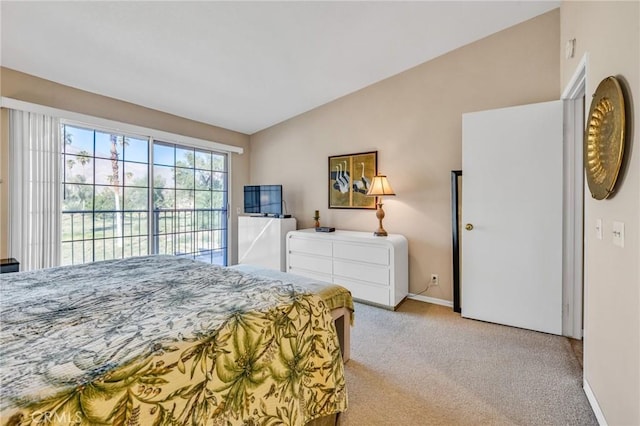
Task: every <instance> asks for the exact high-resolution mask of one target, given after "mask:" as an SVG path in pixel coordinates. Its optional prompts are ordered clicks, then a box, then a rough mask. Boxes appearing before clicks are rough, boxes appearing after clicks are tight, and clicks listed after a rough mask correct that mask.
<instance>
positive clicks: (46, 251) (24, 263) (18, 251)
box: [9, 110, 62, 271]
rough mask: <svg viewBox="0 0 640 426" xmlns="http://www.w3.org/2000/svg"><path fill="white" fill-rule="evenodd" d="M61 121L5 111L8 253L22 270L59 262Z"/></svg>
mask: <svg viewBox="0 0 640 426" xmlns="http://www.w3.org/2000/svg"><path fill="white" fill-rule="evenodd" d="M60 133H61V132H60V120H59V119H57V118H53V117H47V116H44V115H42V114H35V113H30V112H26V111H17V110H10V111H9V256H10V257H13V258H15V259H16V260H18V262H20V271H30V270H33V269H41V268H49V267H52V266H58V265H59V264H60V239H61V235H60V223H61V209H60V203H61V201H60V191H61V181H62V180H61V159H60V139H61V137H60Z"/></svg>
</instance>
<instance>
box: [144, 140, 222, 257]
mask: <svg viewBox="0 0 640 426" xmlns="http://www.w3.org/2000/svg"><path fill="white" fill-rule="evenodd" d="M226 170H227V166H226V156H225V155H221V154H216V153H214V152H210V151H203V150H200V149H194V148H188V147H183V146H179V145H174V144H169V143H164V142H155V143H154V145H153V214H154V231H153V237H154V238H153V242H154V253H161V254H178V255H181V256H188V257H192V258H195V259H198V260H203V261H206V262H210V263H216V264H219V265H226V264H227V257H226V253H227V247H226V241H227V172H226Z"/></svg>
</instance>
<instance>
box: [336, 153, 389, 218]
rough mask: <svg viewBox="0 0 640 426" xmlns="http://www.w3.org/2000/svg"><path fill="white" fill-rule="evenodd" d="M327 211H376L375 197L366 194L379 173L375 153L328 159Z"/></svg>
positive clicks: (337, 156)
mask: <svg viewBox="0 0 640 426" xmlns="http://www.w3.org/2000/svg"><path fill="white" fill-rule="evenodd" d="M328 168H329V184H328V190H329V197H328V198H329V208H330V209H370V210H375V208H376V198H377V197H370V196H368V195H366V194H367V191H368V189H369V185H371V181H372V179H373V177H374V176H375V175H376V174H377V173H378V151H370V152H359V153H355V154H345V155H334V156H331V157H329V165H328Z"/></svg>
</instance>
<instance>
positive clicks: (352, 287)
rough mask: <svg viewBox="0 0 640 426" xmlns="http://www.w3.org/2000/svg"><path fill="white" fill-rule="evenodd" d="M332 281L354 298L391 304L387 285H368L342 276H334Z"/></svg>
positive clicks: (380, 303)
mask: <svg viewBox="0 0 640 426" xmlns="http://www.w3.org/2000/svg"><path fill="white" fill-rule="evenodd" d="M333 283H334V284H338V285H341V286H343V287H346V288H347V289H348V290H349V291H350V292H351V295H352V296H353V297H354V298H356V299H359V300H364V301H367V302H373V303H377V304H379V305H385V306H393V303H391V302H392V301H391V298H390V296H389V288H388V287H380V286H377V285H370V284H368V283H363V282H360V281H357V280H349V279H346V278H342V277H334V279H333Z"/></svg>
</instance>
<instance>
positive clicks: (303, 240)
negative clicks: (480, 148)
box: [287, 229, 409, 309]
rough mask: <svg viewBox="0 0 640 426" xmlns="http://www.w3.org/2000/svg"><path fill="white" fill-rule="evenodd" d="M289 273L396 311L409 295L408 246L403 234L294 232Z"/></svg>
mask: <svg viewBox="0 0 640 426" xmlns="http://www.w3.org/2000/svg"><path fill="white" fill-rule="evenodd" d="M287 271H288V272H291V273H293V274H297V275H303V276H306V277H310V278H316V279H319V280H322V281H327V282H331V283H334V284H339V285H341V286H343V287H346V288H347V289H349V290H350V291H351V295H352V296H353V297H354V299H357V300H359V301H362V302H365V303H370V304H374V305H378V306H383V307H386V308H391V309H395V308H396V307H397V306H398V305H399V304H400V302H402V300H403V299H404V298H405V297H407V294H408V293H409V250H408V243H407V239H406V238H405V237H404V236H402V235H399V234H389V235H388V236H386V237H376V236H374V235H373V233H371V232H358V231H340V230H338V231H335V232H331V233H324V232H315V230H314V229H302V230H299V231H291V232H289V233H288V234H287Z"/></svg>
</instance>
